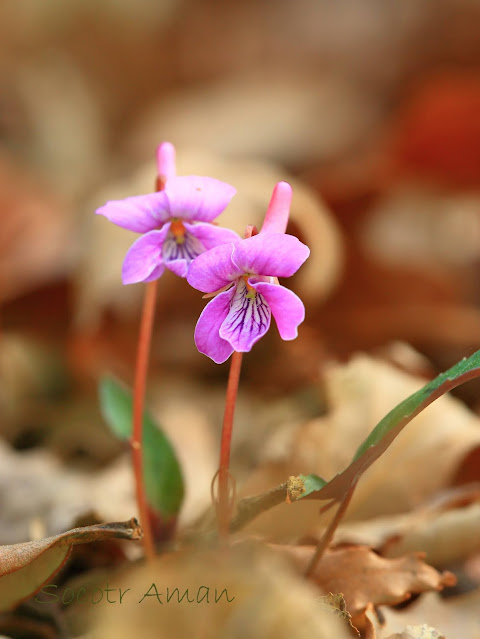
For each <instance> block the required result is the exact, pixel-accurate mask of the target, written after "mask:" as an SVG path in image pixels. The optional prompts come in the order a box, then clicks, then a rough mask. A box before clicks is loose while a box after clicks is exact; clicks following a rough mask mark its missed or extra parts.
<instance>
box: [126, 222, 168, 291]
mask: <svg viewBox="0 0 480 639" xmlns="http://www.w3.org/2000/svg"><path fill="white" fill-rule="evenodd" d="M169 228H170V224H166V225H165V226H164V227H163V228H162V229H161V230H160V231H150V232H149V233H146V234H145V235H142V236H141V237H139V238H138V240H136V241H135V242H134V243H133V244H132V246H131V247H130V249H129V250H128V252H127V255H126V256H125V260H124V261H123V266H122V280H123V283H124V284H135V283H136V282H150V281H152V280H154V279H157V278H158V277H160V275H161V274H162V273H163V271H164V270H165V266H164V264H163V259H162V247H163V242H164V240H165V237H166V235H167V233H168V231H169Z"/></svg>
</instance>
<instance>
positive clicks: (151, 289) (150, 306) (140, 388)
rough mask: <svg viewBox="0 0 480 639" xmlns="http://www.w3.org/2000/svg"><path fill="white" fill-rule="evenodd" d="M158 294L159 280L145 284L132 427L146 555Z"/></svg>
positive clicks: (150, 549) (151, 551)
mask: <svg viewBox="0 0 480 639" xmlns="http://www.w3.org/2000/svg"><path fill="white" fill-rule="evenodd" d="M156 297H157V281H156V280H155V281H153V282H148V284H147V285H146V287H145V297H144V301H143V309H142V319H141V324H140V335H139V337H138V348H137V361H136V366H135V385H134V391H133V429H132V439H131V446H132V463H133V472H134V476H135V492H136V498H137V507H138V515H139V519H140V524H141V526H142V528H143V547H144V550H145V555H146V557H147V559H152V558H153V557H155V544H154V542H153V535H152V528H151V526H150V517H149V514H148V506H147V501H146V497H145V482H144V480H143V447H142V440H143V406H144V401H145V387H146V381H147V370H148V360H149V355H150V343H151V340H152V328H153V318H154V316H155V301H156Z"/></svg>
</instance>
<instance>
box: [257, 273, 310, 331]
mask: <svg viewBox="0 0 480 639" xmlns="http://www.w3.org/2000/svg"><path fill="white" fill-rule="evenodd" d="M249 283H250V284H251V286H253V288H254V289H255V290H256V291H258V293H260V294H261V295H262V296H263V297H264V298H265V300H266V301H267V303H268V305H269V307H270V308H271V310H272V314H273V317H274V318H275V322H276V323H277V328H278V332H279V333H280V337H281V338H282V339H284V340H292V339H295V338H296V337H297V335H298V326H299V324H301V323H302V322H303V320H304V319H305V307H304V305H303V302H302V300H301V299H300V298H299V297H298V296H297V295H295V293H293V292H292V291H291V290H290V289H288V288H285V287H284V286H280V285H279V284H270V283H268V282H255V281H254V280H249Z"/></svg>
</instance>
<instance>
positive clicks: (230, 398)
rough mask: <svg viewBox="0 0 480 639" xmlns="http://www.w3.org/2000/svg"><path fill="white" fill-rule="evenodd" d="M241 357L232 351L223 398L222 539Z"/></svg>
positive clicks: (219, 509)
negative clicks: (225, 391)
mask: <svg viewBox="0 0 480 639" xmlns="http://www.w3.org/2000/svg"><path fill="white" fill-rule="evenodd" d="M242 356H243V354H242V353H238V352H237V351H234V353H233V355H232V360H231V362H230V373H229V376H228V384H227V395H226V398H225V413H224V417H223V428H222V439H221V444H220V467H219V470H218V502H217V521H218V532H219V535H220V537H223V538H225V537H226V536H227V535H228V528H229V525H230V515H231V511H232V508H231V503H230V500H229V477H230V473H229V467H230V448H231V442H232V430H233V415H234V412H235V402H236V399H237V391H238V382H239V380H240V370H241V368H242Z"/></svg>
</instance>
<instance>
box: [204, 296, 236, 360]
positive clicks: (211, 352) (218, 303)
mask: <svg viewBox="0 0 480 639" xmlns="http://www.w3.org/2000/svg"><path fill="white" fill-rule="evenodd" d="M231 296H232V294H231V292H230V291H225V292H224V293H219V294H218V295H217V297H214V298H213V300H212V301H211V302H209V303H208V304H207V305H206V306H205V308H204V309H203V312H202V314H201V315H200V317H199V318H198V322H197V325H196V327H195V345H196V347H197V348H198V350H199V351H200V353H203V354H204V355H207V356H208V357H210V359H213V361H214V362H215V363H216V364H222V363H223V362H225V361H226V360H227V359H228V358H229V357H230V355H231V354H232V353H233V348H232V346H231V345H230V344H229V343H228V342H227V341H225V340H224V339H222V338H221V337H220V335H219V329H220V326H221V325H222V322H223V321H224V319H225V317H226V316H227V313H228V310H229V308H230V298H231Z"/></svg>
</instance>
